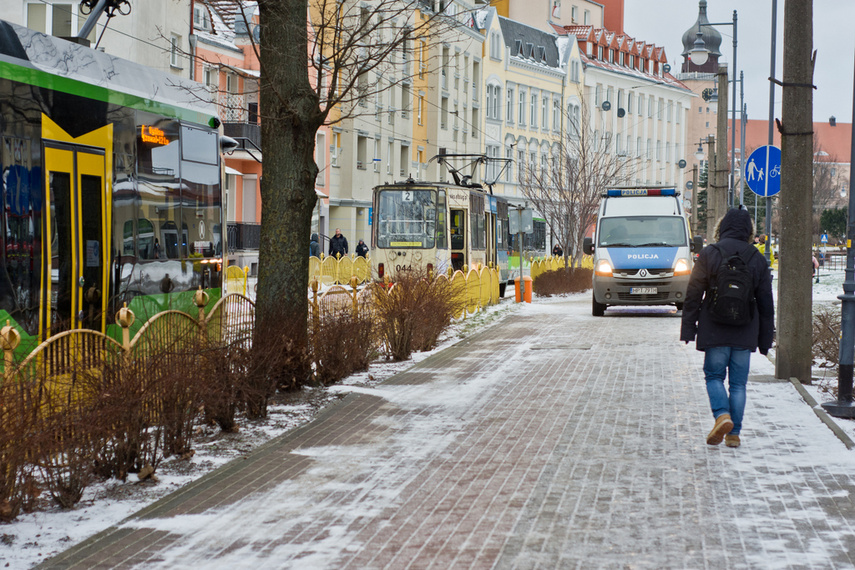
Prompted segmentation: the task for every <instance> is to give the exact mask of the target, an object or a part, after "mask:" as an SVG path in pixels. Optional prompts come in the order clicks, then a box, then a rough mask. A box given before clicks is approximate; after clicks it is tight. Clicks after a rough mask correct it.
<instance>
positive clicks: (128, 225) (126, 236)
mask: <svg viewBox="0 0 855 570" xmlns="http://www.w3.org/2000/svg"><path fill="white" fill-rule="evenodd" d="M133 254H134V222H133V220H128V221H126V222H125V225H124V228H123V230H122V255H133ZM142 255H143V253H142V249H140V257H142Z"/></svg>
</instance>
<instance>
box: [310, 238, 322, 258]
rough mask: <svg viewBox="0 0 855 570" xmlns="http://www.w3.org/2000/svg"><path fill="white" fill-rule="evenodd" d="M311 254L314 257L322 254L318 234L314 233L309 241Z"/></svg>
mask: <svg viewBox="0 0 855 570" xmlns="http://www.w3.org/2000/svg"><path fill="white" fill-rule="evenodd" d="M309 255H310V256H314V257H320V256H321V244H320V243H319V242H318V234H312V239H311V241H309Z"/></svg>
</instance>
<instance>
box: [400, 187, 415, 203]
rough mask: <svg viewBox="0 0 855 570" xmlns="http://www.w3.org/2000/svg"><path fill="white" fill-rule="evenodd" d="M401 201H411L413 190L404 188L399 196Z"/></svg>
mask: <svg viewBox="0 0 855 570" xmlns="http://www.w3.org/2000/svg"><path fill="white" fill-rule="evenodd" d="M401 201H402V202H412V201H413V191H412V190H404V194H403V196H401Z"/></svg>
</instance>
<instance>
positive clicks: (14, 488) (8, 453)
mask: <svg viewBox="0 0 855 570" xmlns="http://www.w3.org/2000/svg"><path fill="white" fill-rule="evenodd" d="M29 392H30V390H29V389H28V385H27V384H24V383H22V382H18V381H17V379H16V378H14V377H11V378H10V379H9V380H6V381H4V380H2V379H0V522H8V521H11V520H12V519H14V518H15V517H16V516H18V513H19V512H20V511H21V510H22V509H23V510H27V506H28V505H30V504H32V502H34V500H35V498H36V497H37V496H38V488H37V487H36V486H35V485H34V483H33V478H32V475H31V470H30V468H29V464H28V462H27V453H28V451H29V450H30V449H31V444H30V442H29V438H30V435H31V422H30V420H31V419H32V405H31V401H30V397H29Z"/></svg>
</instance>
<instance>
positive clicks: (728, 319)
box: [709, 244, 757, 326]
mask: <svg viewBox="0 0 855 570" xmlns="http://www.w3.org/2000/svg"><path fill="white" fill-rule="evenodd" d="M712 247H714V248H716V249H717V250H718V252H719V253H720V254H721V257H722V261H721V265H719V267H718V271H716V272H715V274H714V275H713V276H712V279H711V280H710V291H709V299H710V303H709V314H710V318H711V319H712V320H713V321H715V322H716V323H719V324H723V325H733V326H744V325H747V324H749V323H750V322H751V319H753V318H754V278H753V277H752V275H751V271H750V270H749V268H748V261H749V260H750V259H751V256H752V255H753V254H754V253H756V252H757V249H756V248H755V247H754V246H752V245H750V244H749V245H748V248H750V249H751V253H749V254H748V255H747V259H746V257H745V256H744V255H743V254H744V253H745V252H746V251H747V250H748V248H746V249H744V250H743V251H742V252H737V253H735V254H733V255H731V256H727V255H726V254H725V252H724V251H723V250H722V248H721V247H720V246H719V245H718V244H712Z"/></svg>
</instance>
